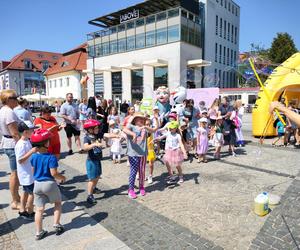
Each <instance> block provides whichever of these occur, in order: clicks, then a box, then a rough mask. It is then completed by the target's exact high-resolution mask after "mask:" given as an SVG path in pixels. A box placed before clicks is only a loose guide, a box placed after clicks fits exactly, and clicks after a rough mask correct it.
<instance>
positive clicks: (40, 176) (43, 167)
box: [30, 153, 58, 181]
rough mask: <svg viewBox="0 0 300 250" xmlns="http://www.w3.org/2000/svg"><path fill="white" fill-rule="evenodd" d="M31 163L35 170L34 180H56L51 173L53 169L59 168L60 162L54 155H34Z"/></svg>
mask: <svg viewBox="0 0 300 250" xmlns="http://www.w3.org/2000/svg"><path fill="white" fill-rule="evenodd" d="M30 162H31V165H32V167H33V168H34V173H33V178H34V180H35V181H51V180H54V178H53V176H52V175H51V173H50V169H51V168H58V162H57V159H56V157H55V156H54V155H52V154H49V153H45V154H33V155H32V156H31V160H30Z"/></svg>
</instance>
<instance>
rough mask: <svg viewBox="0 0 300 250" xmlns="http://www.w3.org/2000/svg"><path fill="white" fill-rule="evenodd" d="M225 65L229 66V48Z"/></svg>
mask: <svg viewBox="0 0 300 250" xmlns="http://www.w3.org/2000/svg"><path fill="white" fill-rule="evenodd" d="M227 65H229V48H227Z"/></svg>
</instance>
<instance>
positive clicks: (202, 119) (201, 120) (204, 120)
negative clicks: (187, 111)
mask: <svg viewBox="0 0 300 250" xmlns="http://www.w3.org/2000/svg"><path fill="white" fill-rule="evenodd" d="M199 122H205V123H207V118H205V117H202V118H201V119H200V120H199Z"/></svg>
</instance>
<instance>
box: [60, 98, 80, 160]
mask: <svg viewBox="0 0 300 250" xmlns="http://www.w3.org/2000/svg"><path fill="white" fill-rule="evenodd" d="M59 114H60V117H61V118H63V119H64V121H65V123H66V127H65V131H66V134H67V144H68V148H69V152H68V153H69V155H72V154H73V150H72V136H73V135H74V137H75V142H76V144H77V147H78V148H79V153H80V154H82V153H83V152H84V151H83V149H82V148H81V142H80V122H79V109H78V106H77V105H76V104H75V103H73V94H72V93H68V94H67V95H66V102H65V103H64V104H63V105H62V106H61V108H60V113H59Z"/></svg>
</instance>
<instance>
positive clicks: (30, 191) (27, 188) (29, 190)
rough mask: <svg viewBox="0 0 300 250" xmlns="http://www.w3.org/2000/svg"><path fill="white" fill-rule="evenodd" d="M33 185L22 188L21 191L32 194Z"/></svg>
mask: <svg viewBox="0 0 300 250" xmlns="http://www.w3.org/2000/svg"><path fill="white" fill-rule="evenodd" d="M33 189H34V184H33V183H32V184H31V185H28V186H23V191H24V192H25V193H28V194H33Z"/></svg>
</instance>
